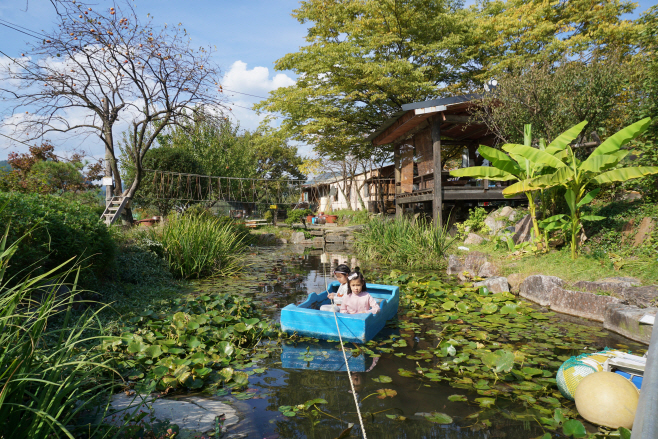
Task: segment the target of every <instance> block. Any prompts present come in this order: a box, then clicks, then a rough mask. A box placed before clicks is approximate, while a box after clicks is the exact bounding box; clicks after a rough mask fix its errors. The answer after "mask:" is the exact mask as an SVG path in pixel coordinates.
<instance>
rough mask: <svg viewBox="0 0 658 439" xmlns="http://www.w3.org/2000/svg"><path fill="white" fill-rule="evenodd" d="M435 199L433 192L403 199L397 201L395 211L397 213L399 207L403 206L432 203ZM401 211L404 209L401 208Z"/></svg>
mask: <svg viewBox="0 0 658 439" xmlns="http://www.w3.org/2000/svg"><path fill="white" fill-rule="evenodd" d="M433 199H434V194H432V193H431V192H430V193H428V194H420V195H410V196H406V197H402V198H396V199H395V209H396V211H397V209H398V206H401V205H402V204H413V203H422V202H423V201H432V200H433ZM399 209H402V208H401V207H400V208H399Z"/></svg>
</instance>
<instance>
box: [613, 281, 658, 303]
mask: <svg viewBox="0 0 658 439" xmlns="http://www.w3.org/2000/svg"><path fill="white" fill-rule="evenodd" d="M621 296H622V297H623V298H624V299H625V300H626V301H628V303H629V305H635V306H638V307H640V308H649V307H653V306H658V286H656V285H649V286H646V287H627V288H624V289H623V290H622V291H621Z"/></svg>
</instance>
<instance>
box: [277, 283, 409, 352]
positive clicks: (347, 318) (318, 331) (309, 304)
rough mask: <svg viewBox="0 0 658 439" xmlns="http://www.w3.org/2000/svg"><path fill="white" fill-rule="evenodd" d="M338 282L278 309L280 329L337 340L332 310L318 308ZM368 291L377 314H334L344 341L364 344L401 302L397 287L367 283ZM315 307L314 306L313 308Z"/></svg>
mask: <svg viewBox="0 0 658 439" xmlns="http://www.w3.org/2000/svg"><path fill="white" fill-rule="evenodd" d="M339 285H340V284H339V283H338V282H332V283H331V284H329V287H328V288H329V289H328V291H324V292H322V293H320V294H317V293H311V294H309V296H308V298H307V299H306V300H305V301H304V302H302V303H300V304H299V305H294V304H290V305H288V306H286V307H285V308H283V309H282V310H281V329H282V330H283V331H285V332H287V333H288V334H293V333H297V334H299V335H305V336H307V337H315V338H319V339H323V340H338V329H337V328H336V321H335V320H334V313H333V312H331V311H320V310H319V308H320V306H321V305H327V304H329V303H330V300H329V299H328V298H327V294H328V293H329V292H336V291H337V290H338V286H339ZM366 286H367V288H368V293H369V294H370V295H371V296H372V297H374V298H375V300H377V301H378V303H379V308H380V310H379V312H378V313H377V314H372V313H364V314H340V313H337V314H336V318H337V319H338V326H339V328H340V333H341V336H342V337H343V341H347V342H354V343H365V342H367V341H369V340H372V338H373V337H375V336H376V335H377V333H378V332H379V331H381V330H382V328H384V326H385V325H386V321H387V320H390V319H392V318H393V317H395V315H396V314H397V313H398V305H399V303H400V288H398V287H396V286H392V285H378V284H366ZM314 308H315V309H314Z"/></svg>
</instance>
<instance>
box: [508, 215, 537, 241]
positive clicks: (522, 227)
mask: <svg viewBox="0 0 658 439" xmlns="http://www.w3.org/2000/svg"><path fill="white" fill-rule="evenodd" d="M512 239H513V240H514V244H518V243H520V242H528V241H531V240H532V218H531V217H530V215H526V216H524V217H523V218H522V219H521V221H519V222H518V223H516V224H515V225H514V236H513V237H512Z"/></svg>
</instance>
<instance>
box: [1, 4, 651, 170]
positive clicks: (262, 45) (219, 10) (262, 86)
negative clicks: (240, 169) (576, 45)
mask: <svg viewBox="0 0 658 439" xmlns="http://www.w3.org/2000/svg"><path fill="white" fill-rule="evenodd" d="M467 3H470V2H468V1H467ZM98 4H99V5H103V6H107V7H109V6H111V5H112V2H109V1H103V0H99V1H98ZM638 4H639V7H638V8H637V10H636V12H635V13H634V14H633V16H631V17H628V18H634V17H636V16H638V15H639V14H640V13H641V12H643V11H645V10H646V9H647V8H649V7H651V6H653V4H655V0H641V1H639V2H638ZM135 5H136V8H137V11H138V13H141V14H143V15H142V16H145V15H146V14H147V13H151V14H152V15H154V17H155V19H154V23H156V24H157V23H178V22H182V23H183V25H184V27H185V28H186V29H187V30H188V32H189V33H190V35H191V37H192V41H193V43H195V44H197V45H202V46H203V45H208V44H211V45H215V46H217V49H218V51H217V54H216V59H215V60H216V62H217V64H219V66H220V67H221V68H222V70H223V72H224V74H225V76H224V80H223V86H224V88H225V89H228V90H234V91H238V92H242V93H248V94H252V95H256V96H267V93H268V92H269V91H271V90H273V89H275V88H276V87H278V86H285V85H290V84H292V83H293V82H294V75H293V74H292V73H291V72H276V71H274V63H275V62H276V60H277V59H279V58H281V57H282V56H283V55H285V54H286V53H289V52H295V51H297V50H298V49H299V47H300V46H303V45H304V44H305V40H304V37H305V35H306V26H305V25H302V24H300V23H299V22H298V21H297V20H295V19H294V18H293V17H292V16H291V12H292V10H293V9H295V8H296V7H297V6H298V1H297V0H242V1H235V0H233V1H227V0H214V1H210V0H194V1H185V0H177V1H174V0H136V1H135ZM26 7H27V8H26ZM26 9H27V10H26ZM0 18H2V19H3V20H6V21H8V22H11V23H15V24H18V25H20V26H24V27H26V28H29V29H33V30H36V31H40V30H48V29H50V28H51V27H52V26H53V20H54V8H53V6H52V4H51V3H50V1H49V0H2V1H0ZM30 39H31V37H29V36H27V35H24V34H21V33H18V32H16V31H15V30H12V29H9V28H7V27H4V26H0V49H1V50H2V51H3V52H5V53H7V54H8V55H10V56H17V55H20V53H21V51H24V48H25V47H26V46H25V43H26V42H27V41H29V40H30ZM0 58H2V56H0ZM227 95H228V97H229V98H230V100H231V102H232V103H234V106H233V107H232V108H233V117H234V119H235V120H238V121H239V123H240V125H241V127H242V128H246V129H254V128H256V127H257V126H258V123H259V121H260V120H261V119H262V117H259V116H257V115H256V113H255V112H253V111H250V110H247V109H243V108H240V107H238V106H242V107H251V105H253V104H254V103H255V102H258V101H259V100H260V99H258V98H253V97H249V96H245V95H242V94H232V93H230V92H229V93H227ZM0 106H1V104H0ZM3 132H5V133H6V131H3ZM80 142H82V141H77V143H75V144H72V143H71V142H66V143H65V144H64V145H63V146H62V148H63V149H66V148H68V147H75V146H80V145H81V143H80ZM82 146H83V147H84V148H85V149H87V150H88V151H89V152H90V153H91V154H92V155H96V156H100V155H102V151H103V150H102V147H101V146H100V144H99V143H98V142H94V141H92V140H91V139H89V138H88V139H87V140H86V141H84V144H83V145H82ZM25 150H27V147H26V146H24V145H21V144H15V143H14V144H12V143H11V142H10V141H8V140H7V139H6V138H0V160H3V159H5V158H6V156H7V153H8V152H10V151H20V152H23V151H25ZM302 153H305V154H309V153H310V151H308V150H307V149H306V148H304V149H302Z"/></svg>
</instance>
